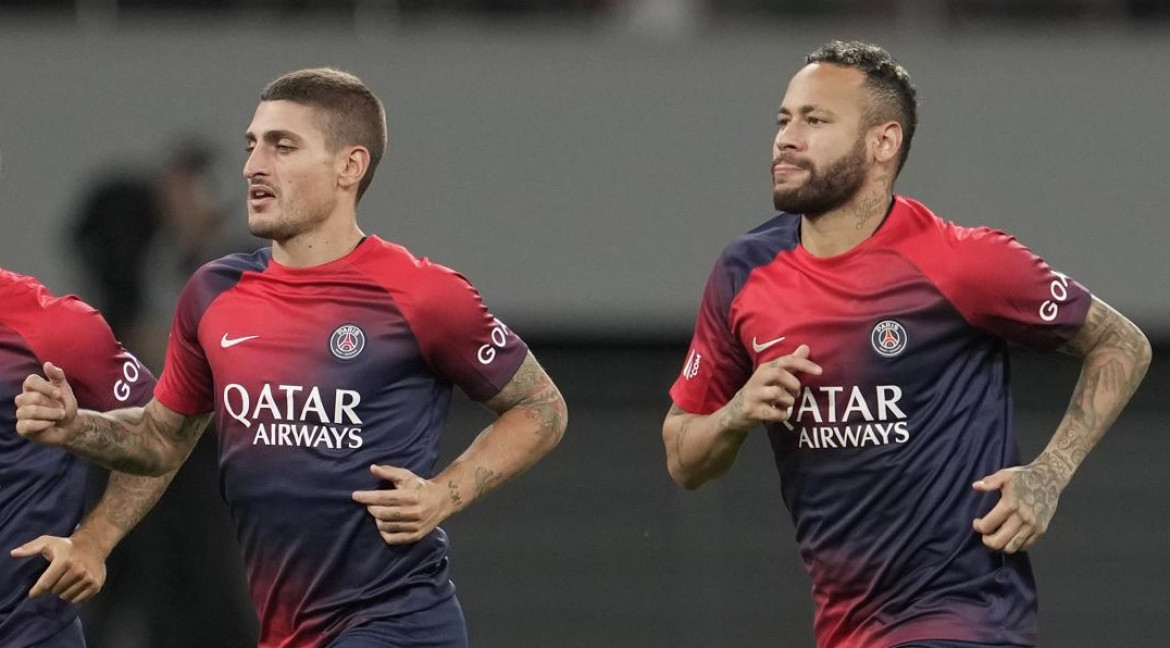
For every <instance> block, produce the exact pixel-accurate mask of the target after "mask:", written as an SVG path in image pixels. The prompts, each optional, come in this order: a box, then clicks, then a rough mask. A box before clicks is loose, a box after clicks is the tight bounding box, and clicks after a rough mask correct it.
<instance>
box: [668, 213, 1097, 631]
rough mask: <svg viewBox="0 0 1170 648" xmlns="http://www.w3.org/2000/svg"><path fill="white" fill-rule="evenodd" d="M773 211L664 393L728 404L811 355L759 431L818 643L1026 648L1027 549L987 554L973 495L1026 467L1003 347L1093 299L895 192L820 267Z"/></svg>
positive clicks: (1062, 324)
mask: <svg viewBox="0 0 1170 648" xmlns="http://www.w3.org/2000/svg"><path fill="white" fill-rule="evenodd" d="M799 233H800V217H799V216H795V215H788V214H784V215H781V216H779V217H777V218H776V219H774V220H772V221H770V222H769V223H767V224H765V225H763V226H761V227H760V228H757V229H756V230H754V231H753V232H751V233H749V234H747V235H745V236H744V237H742V238H740V239H738V240H737V241H735V242H734V243H732V244H731V245H730V246H729V247H728V248H727V250H726V251H725V253H724V255H723V257H721V259H720V260H719V262H718V263H717V264H716V267H715V269H714V270H713V271H712V275H711V279H710V280H709V283H708V286H707V291H706V294H705V295H704V300H703V305H702V307H701V310H700V316H699V321H698V324H697V325H696V332H695V339H694V341H693V343H692V347H691V350H690V353H689V355H688V360H687V363H686V366H685V367H684V370H683V374H682V375H681V376H680V377H679V378H678V380H677V381H676V383H675V385H674V387H673V389H672V392H671V393H672V396H673V398H674V400H675V402H676V404H678V405H679V406H680V407H681V408H682V409H684V410H687V411H690V412H694V413H709V412H712V411H714V410H716V409H718V408H719V407H721V406H722V405H723V404H725V403H726V402H727V401H728V400H730V398H731V397H732V396H733V395H734V394H735V392H736V391H738V389H739V388H740V387H741V386H742V385H743V384H744V383H745V382H746V381H747V379H748V377H749V376H750V375H751V373H752V372H753V371H754V370H755V369H756V368H757V367H759V366H760V365H761V364H763V363H765V362H768V361H770V360H772V359H774V358H777V357H779V356H782V355H787V354H790V353H792V352H793V351H794V350H795V349H796V348H797V347H798V346H800V345H802V344H807V345H808V346H809V347H810V349H811V352H810V359H811V360H813V361H814V362H816V363H817V364H819V365H820V366H821V367H822V368H823V370H824V371H823V373H822V374H821V375H819V376H806V375H801V376H800V378H801V380H802V391H801V393H800V396H799V398H798V399H797V402H796V404H795V406H794V407H793V410H792V413H791V415H790V416H789V418H788V419H787V420H786V421H784V422H783V423H782V424H777V425H771V426H769V429H768V433H769V438H770V440H771V443H772V448H773V451H774V454H775V459H776V465H777V468H778V470H779V472H780V476H781V491H782V496H783V498H784V502H785V504H786V505H787V507H788V509H789V510H790V512H791V514H792V518H793V521H794V524H795V526H796V536H797V541H798V543H799V546H800V549H801V556H802V558H803V560H804V563H805V566H806V568H807V569H808V571H809V574H810V576H811V577H812V581H813V598H814V603H815V604H816V611H817V616H816V635H817V641H818V645H819V646H821V647H822V648H828V647H832V648H881V647H886V646H893V645H896V644H898V643H904V642H907V641H912V640H918V639H954V640H962V641H976V642H987V643H1004V644H1012V645H1021V646H1023V645H1031V644H1032V643H1034V641H1035V637H1036V597H1035V586H1034V583H1033V580H1032V574H1031V570H1030V567H1029V565H1028V561H1027V558H1026V556H1023V555H1015V556H1008V555H1004V554H1001V553H997V552H992V551H990V550H988V549H986V548H985V547H983V545H982V542H981V540H980V537H979V535H978V534H976V533H975V532H974V531H973V530H972V528H971V524H972V521H973V520H974V519H975V518H976V517H979V516H981V515H984V514H986V512H987V511H988V510H990V508H991V507H992V506H993V505H994V502H995V501H996V500H997V498H998V495H996V494H988V495H984V494H979V493H977V492H974V491H973V490H972V488H971V484H972V483H973V482H974V481H975V480H977V479H979V478H981V477H983V476H985V475H989V474H991V473H993V472H995V471H997V470H999V469H1001V468H1004V467H1007V466H1012V465H1017V464H1018V463H1019V461H1020V458H1019V456H1018V451H1017V449H1016V439H1015V433H1014V430H1013V427H1012V413H1011V398H1010V392H1009V381H1008V368H1007V342H1008V341H1015V342H1019V343H1023V344H1028V345H1031V346H1034V347H1038V348H1043V349H1050V348H1053V347H1054V346H1056V345H1058V344H1060V343H1061V342H1063V341H1064V340H1066V339H1068V338H1069V337H1071V335H1073V334H1074V333H1075V332H1076V330H1077V329H1078V327H1079V325H1080V324H1081V323H1082V322H1083V319H1084V316H1085V313H1086V311H1087V308H1088V303H1089V297H1088V293H1087V292H1086V291H1085V290H1084V289H1083V288H1082V287H1080V286H1079V285H1078V284H1076V283H1075V282H1072V281H1071V280H1069V279H1068V278H1067V277H1065V276H1063V275H1060V274H1059V273H1055V272H1053V271H1052V270H1051V269H1050V268H1048V266H1047V265H1046V264H1044V263H1043V262H1042V261H1041V260H1040V259H1039V258H1037V257H1036V256H1035V255H1033V254H1032V253H1031V252H1029V251H1028V250H1027V249H1026V248H1024V247H1023V246H1020V245H1019V244H1018V243H1016V242H1015V241H1014V240H1012V239H1011V238H1010V237H1007V236H1005V235H1003V234H1001V233H998V232H994V231H991V230H986V229H969V228H962V227H958V226H955V225H953V224H950V223H946V222H944V221H942V220H940V219H938V218H937V217H935V216H934V215H933V214H931V213H930V212H929V211H928V210H927V209H926V208H925V207H923V206H922V205H920V204H918V203H916V202H914V201H911V200H908V199H905V198H898V199H897V200H896V201H895V204H894V206H893V208H892V210H891V213H890V214H889V216H888V217H887V220H886V222H885V223H884V224H883V225H882V226H881V228H879V230H878V231H877V232H876V233H875V234H874V235H873V236H872V237H870V238H869V239H867V240H866V241H864V242H863V243H861V244H860V245H858V246H857V247H855V248H853V249H852V250H850V251H848V252H846V253H844V254H841V255H838V256H835V257H831V258H827V259H824V258H817V257H814V256H812V255H811V254H809V253H808V252H807V250H805V249H804V248H803V247H802V246H801V245H800V234H799Z"/></svg>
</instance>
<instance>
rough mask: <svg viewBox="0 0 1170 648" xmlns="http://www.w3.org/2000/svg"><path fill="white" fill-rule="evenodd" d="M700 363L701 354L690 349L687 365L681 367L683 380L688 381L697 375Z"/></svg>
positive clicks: (696, 350) (701, 359)
mask: <svg viewBox="0 0 1170 648" xmlns="http://www.w3.org/2000/svg"><path fill="white" fill-rule="evenodd" d="M702 361H703V354H701V353H699V350H698V349H691V355H689V356H687V363H686V364H685V365H683V378H686V379H687V380H690V379H691V378H694V377H695V376H697V375H699V363H700V362H702Z"/></svg>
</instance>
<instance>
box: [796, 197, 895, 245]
mask: <svg viewBox="0 0 1170 648" xmlns="http://www.w3.org/2000/svg"><path fill="white" fill-rule="evenodd" d="M893 200H894V196H893V193H891V189H890V188H889V187H882V188H874V189H871V190H869V191H866V190H864V189H863V190H862V191H861V192H859V193H858V194H857V195H856V196H854V198H853V200H851V201H849V202H848V203H846V204H844V205H842V206H841V207H838V208H837V209H834V210H832V211H827V212H825V213H823V214H805V215H804V216H802V217H801V219H800V243H801V245H803V246H804V249H806V250H808V252H809V254H811V255H813V256H815V257H822V258H824V257H832V256H836V255H838V254H843V253H845V252H848V251H849V250H852V249H853V248H854V247H856V246H857V245H858V244H860V243H861V242H862V241H864V240H865V239H867V238H869V237H870V236H873V233H874V232H876V231H877V228H878V227H880V226H881V224H882V221H883V220H885V217H886V213H888V212H889V210H890V207H891V206H892V204H893Z"/></svg>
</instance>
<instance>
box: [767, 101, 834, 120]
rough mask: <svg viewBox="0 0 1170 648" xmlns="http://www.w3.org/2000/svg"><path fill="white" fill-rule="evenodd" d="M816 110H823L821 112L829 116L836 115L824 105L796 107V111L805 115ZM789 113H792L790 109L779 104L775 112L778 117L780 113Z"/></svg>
mask: <svg viewBox="0 0 1170 648" xmlns="http://www.w3.org/2000/svg"><path fill="white" fill-rule="evenodd" d="M818 110H819V111H820V112H823V113H825V114H827V115H830V116H835V115H836V113H834V112H833V111H832V110H829V109H828V108H825V107H824V106H815V105H813V104H805V105H803V106H801V107H799V108H797V109H796V112H798V113H800V114H801V115H807V114H809V113H811V112H815V111H818ZM791 114H792V111H790V110H788V109H787V108H785V107H783V106H781V107H780V110H778V111H777V112H776V116H777V117H779V116H780V115H791Z"/></svg>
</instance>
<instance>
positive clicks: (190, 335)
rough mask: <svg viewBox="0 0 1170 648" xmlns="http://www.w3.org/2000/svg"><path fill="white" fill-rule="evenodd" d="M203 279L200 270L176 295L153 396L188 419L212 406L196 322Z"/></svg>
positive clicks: (208, 373)
mask: <svg viewBox="0 0 1170 648" xmlns="http://www.w3.org/2000/svg"><path fill="white" fill-rule="evenodd" d="M202 276H203V271H202V270H201V271H200V272H198V273H196V274H195V275H194V276H193V277H192V278H191V280H190V281H188V282H187V285H186V287H184V288H183V293H182V294H181V295H180V296H179V302H178V304H177V305H176V306H175V318H174V321H173V322H172V323H171V336H170V338H169V339H168V340H167V352H166V364H165V365H164V366H163V372H162V377H161V378H160V379H159V382H158V387H157V388H156V389H155V394H154V395H155V398H157V399H158V401H159V402H160V403H162V404H163V405H165V406H166V407H167V408H168V409H170V410H172V411H175V412H178V413H179V414H183V415H187V416H192V415H195V414H203V413H205V412H210V411H211V410H212V409H213V408H214V406H215V402H214V399H213V394H212V377H211V365H209V364H208V362H207V356H206V355H205V354H204V353H203V346H202V345H201V344H200V343H199V320H200V319H201V318H202V316H203V313H204V311H205V309H206V304H204V303H203V302H205V301H206V299H205V298H201V295H202V293H203V292H205V291H202V290H200V289H199V287H198V284H199V282H200V280H201V277H202Z"/></svg>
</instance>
